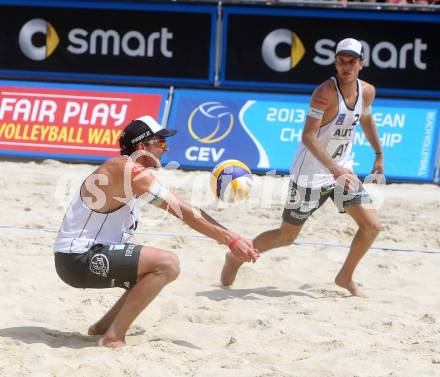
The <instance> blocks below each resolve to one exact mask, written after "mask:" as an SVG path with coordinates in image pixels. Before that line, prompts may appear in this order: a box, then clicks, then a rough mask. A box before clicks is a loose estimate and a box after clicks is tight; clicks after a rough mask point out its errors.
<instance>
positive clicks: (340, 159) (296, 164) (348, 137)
mask: <svg viewBox="0 0 440 377" xmlns="http://www.w3.org/2000/svg"><path fill="white" fill-rule="evenodd" d="M331 79H332V80H333V82H334V84H335V87H336V92H337V95H338V107H339V108H338V113H337V114H336V116H335V117H334V118H333V120H332V121H330V122H329V123H327V124H325V125H324V126H322V127H321V128H320V129H319V131H318V134H317V138H318V140H319V141H320V142H321V143H322V145H323V146H324V148H325V149H326V151H327V152H328V154H329V155H330V156H331V157H332V158H333V160H334V161H335V162H336V163H337V164H338V165H339V166H342V167H344V168H348V169H352V166H353V156H352V154H351V149H352V145H353V141H354V135H355V128H356V125H357V124H358V122H359V118H360V117H361V115H362V83H361V81H360V80H357V90H358V97H357V99H356V103H355V105H354V108H353V109H350V108H349V107H348V106H347V104H346V103H345V100H344V96H343V95H342V93H341V91H340V90H339V87H338V82H337V80H336V79H335V78H334V77H332V78H331ZM290 173H291V175H292V179H293V180H294V181H295V182H296V183H297V184H298V186H302V187H313V188H317V187H323V186H329V185H332V184H334V183H335V179H334V177H333V175H332V174H331V173H330V171H329V170H328V169H327V168H326V167H325V166H324V165H323V164H321V162H320V161H319V160H318V159H316V158H315V157H314V156H313V154H312V153H311V152H310V151H309V150H308V149H307V148H306V147H305V146H304V144H303V143H300V145H299V147H298V150H297V152H296V155H295V158H294V160H293V163H292V167H291V170H290Z"/></svg>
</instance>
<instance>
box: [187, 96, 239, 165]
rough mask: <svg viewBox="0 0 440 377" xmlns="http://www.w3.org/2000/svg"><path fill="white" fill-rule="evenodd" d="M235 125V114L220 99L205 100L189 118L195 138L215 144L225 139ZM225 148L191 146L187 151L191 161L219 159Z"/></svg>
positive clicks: (191, 133) (191, 132) (192, 134)
mask: <svg viewBox="0 0 440 377" xmlns="http://www.w3.org/2000/svg"><path fill="white" fill-rule="evenodd" d="M233 127H234V116H233V115H232V113H231V112H230V111H229V110H228V108H227V107H226V106H225V105H223V104H222V103H221V102H218V101H210V102H204V103H202V104H200V105H199V106H197V107H196V108H195V109H194V110H193V111H192V112H191V114H190V116H189V119H188V132H189V134H190V135H191V137H192V138H193V139H194V140H197V141H198V142H200V143H203V144H213V143H217V142H219V141H221V140H223V139H225V138H226V137H227V136H228V135H229V134H230V133H231V131H232V129H233ZM224 151H225V149H224V148H219V149H217V148H211V147H199V146H195V145H194V146H191V147H189V148H188V149H187V150H186V151H185V157H186V158H187V159H188V160H190V161H206V162H208V161H213V162H216V161H219V159H220V158H221V156H222V155H223V153H224Z"/></svg>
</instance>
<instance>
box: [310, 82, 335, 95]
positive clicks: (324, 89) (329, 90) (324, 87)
mask: <svg viewBox="0 0 440 377" xmlns="http://www.w3.org/2000/svg"><path fill="white" fill-rule="evenodd" d="M335 92H336V87H335V83H334V81H333V80H331V79H328V80H326V81H324V82H323V83H321V84H320V85H319V86H318V87H316V89H315V90H314V91H313V94H314V95H315V94H316V95H318V96H325V97H328V96H332V95H334V93H335Z"/></svg>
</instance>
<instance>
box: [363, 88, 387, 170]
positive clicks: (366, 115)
mask: <svg viewBox="0 0 440 377" xmlns="http://www.w3.org/2000/svg"><path fill="white" fill-rule="evenodd" d="M362 90H363V98H364V108H363V111H362V116H361V118H360V119H359V121H360V124H361V127H362V130H363V131H364V134H365V136H366V138H367V140H368V142H369V143H370V144H371V147H372V148H373V150H374V153H375V161H374V165H373V169H372V170H371V173H376V174H383V172H384V160H383V152H382V146H381V144H380V140H379V134H378V132H377V127H376V122H375V121H374V118H373V114H372V104H373V101H374V98H375V96H376V89H375V88H374V86H373V85H371V84H369V83H367V82H365V81H363V82H362Z"/></svg>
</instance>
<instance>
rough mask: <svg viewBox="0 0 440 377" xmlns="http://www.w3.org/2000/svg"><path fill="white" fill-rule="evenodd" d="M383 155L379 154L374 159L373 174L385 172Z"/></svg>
mask: <svg viewBox="0 0 440 377" xmlns="http://www.w3.org/2000/svg"><path fill="white" fill-rule="evenodd" d="M384 170H385V169H384V163H383V155H382V154H377V155H376V159H375V160H374V164H373V169H371V174H383V172H384Z"/></svg>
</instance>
